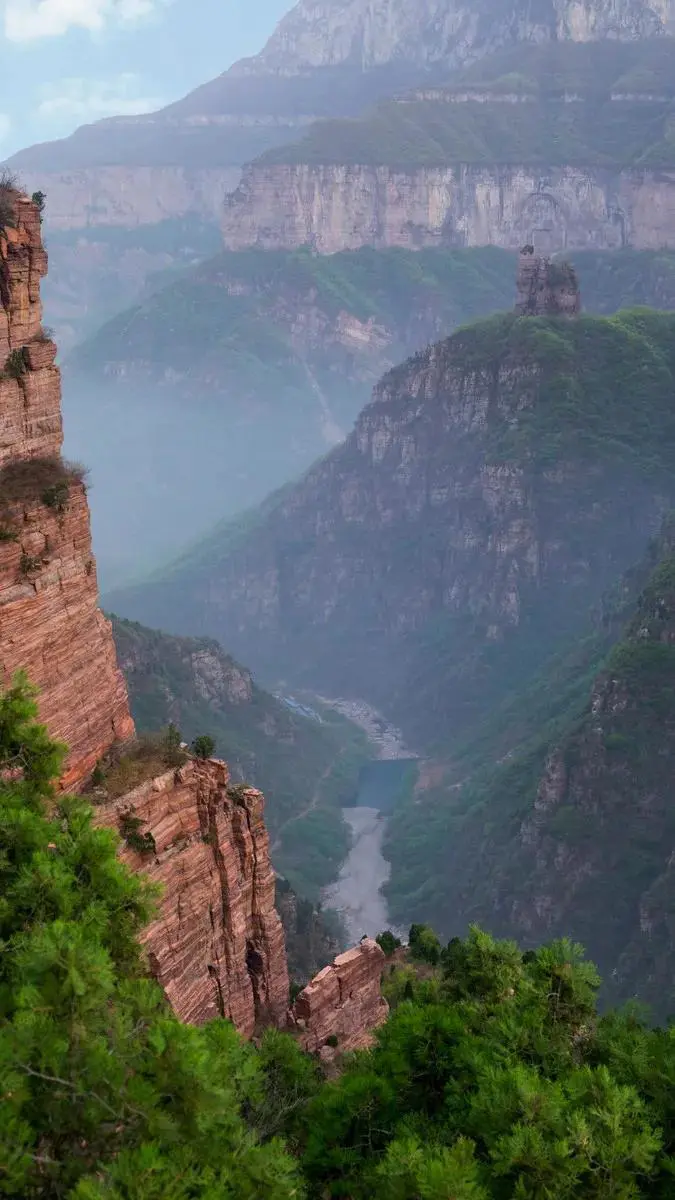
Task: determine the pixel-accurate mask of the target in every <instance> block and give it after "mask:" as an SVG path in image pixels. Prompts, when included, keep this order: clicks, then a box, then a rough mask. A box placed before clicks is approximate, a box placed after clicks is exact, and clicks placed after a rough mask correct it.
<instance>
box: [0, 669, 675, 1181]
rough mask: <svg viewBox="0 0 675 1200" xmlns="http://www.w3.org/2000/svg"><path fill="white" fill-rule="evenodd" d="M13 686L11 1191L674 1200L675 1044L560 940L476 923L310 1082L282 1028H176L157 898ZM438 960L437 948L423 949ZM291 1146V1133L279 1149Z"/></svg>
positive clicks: (0, 916) (4, 827)
mask: <svg viewBox="0 0 675 1200" xmlns="http://www.w3.org/2000/svg"><path fill="white" fill-rule="evenodd" d="M35 713H36V710H35V703H34V699H33V694H32V692H31V689H30V688H29V686H28V685H27V683H26V681H25V679H24V678H22V677H17V679H16V680H15V682H14V684H13V686H12V688H11V689H10V690H9V691H7V692H6V693H5V694H4V695H3V696H2V697H0V770H1V778H0V897H1V899H0V950H1V953H0V1097H1V1099H2V1102H1V1103H0V1194H1V1195H5V1196H10V1197H16V1198H18V1197H22V1198H31V1197H49V1198H51V1197H54V1198H57V1197H69V1198H70V1200H160V1198H161V1200H193V1198H195V1200H198V1198H204V1200H207V1198H208V1200H221V1198H222V1200H235V1198H236V1200H247V1198H248V1200H258V1198H259V1197H265V1198H270V1200H290V1198H291V1197H297V1198H298V1200H300V1198H301V1197H303V1196H304V1197H306V1198H307V1200H326V1198H328V1197H344V1198H345V1200H347V1198H348V1197H349V1198H350V1200H366V1198H368V1200H553V1198H555V1200H576V1198H577V1197H588V1198H589V1200H634V1198H639V1197H653V1198H656V1200H661V1198H663V1200H665V1198H666V1197H669V1196H671V1195H672V1194H673V1175H674V1174H675V1159H674V1157H673V1139H674V1137H675V1033H674V1032H673V1031H672V1030H671V1029H657V1030H653V1029H650V1028H648V1026H647V1025H646V1024H645V1023H644V1021H643V1020H642V1019H641V1018H640V1017H639V1015H638V1014H636V1013H634V1012H629V1011H626V1012H623V1013H614V1014H611V1015H609V1016H605V1017H602V1018H599V1017H598V1016H597V1013H596V1003H595V1001H596V992H597V987H598V983H599V980H598V976H597V973H596V971H595V968H594V967H593V966H592V965H591V964H590V963H588V962H586V961H584V958H583V953H582V951H581V949H580V947H578V946H575V945H572V944H571V943H569V942H566V941H559V942H556V943H553V944H552V945H549V946H545V947H543V948H542V949H540V950H539V951H537V952H532V951H528V952H527V953H526V954H522V953H521V952H520V950H519V949H518V947H517V946H516V945H515V944H514V943H511V942H495V941H494V940H493V939H492V938H491V937H490V936H489V935H487V934H485V933H483V932H481V931H480V930H478V929H472V930H471V932H470V934H469V937H468V938H467V939H466V940H465V941H460V940H458V939H455V940H453V941H452V942H451V943H450V944H449V945H448V946H447V947H446V948H445V949H442V950H441V949H440V948H439V947H438V944H437V942H436V941H433V937H434V935H433V934H432V932H431V931H430V930H428V929H427V928H426V927H422V926H418V927H416V929H415V936H414V938H413V941H415V942H416V944H417V951H416V957H417V958H418V959H421V960H423V970H422V972H421V973H422V975H423V978H420V973H419V971H418V970H417V969H414V968H413V967H411V966H410V965H408V966H404V967H403V968H399V967H398V966H392V967H391V968H390V970H391V971H392V974H391V975H390V976H389V977H388V978H387V980H386V991H387V994H388V995H389V998H390V1001H391V1003H392V1007H393V1009H394V1011H393V1014H392V1016H391V1018H390V1020H389V1021H388V1023H387V1025H386V1026H385V1027H384V1028H383V1029H382V1030H380V1032H379V1034H378V1038H377V1043H376V1045H375V1047H374V1048H373V1050H371V1051H370V1052H366V1053H361V1054H358V1055H355V1056H353V1057H352V1059H351V1060H348V1061H347V1062H346V1063H345V1069H344V1071H343V1073H342V1075H341V1077H340V1078H338V1079H336V1080H333V1081H331V1082H323V1083H321V1082H320V1081H319V1079H318V1077H317V1071H316V1068H315V1066H314V1064H313V1063H312V1061H311V1060H310V1059H308V1058H307V1057H305V1056H303V1055H302V1054H301V1053H300V1051H299V1050H298V1048H297V1046H296V1045H295V1043H294V1042H293V1041H292V1039H291V1038H289V1037H287V1036H285V1035H283V1034H280V1033H278V1032H276V1031H274V1030H272V1031H269V1032H268V1033H267V1034H266V1035H265V1037H264V1038H263V1040H262V1043H261V1045H260V1047H259V1048H257V1049H256V1048H255V1047H253V1046H252V1045H247V1044H245V1043H244V1042H242V1041H241V1039H240V1038H239V1037H238V1035H237V1034H236V1032H235V1031H234V1029H233V1028H232V1026H231V1025H230V1024H229V1023H228V1022H226V1021H215V1022H213V1023H211V1024H210V1025H207V1026H205V1027H204V1028H202V1029H192V1028H188V1027H185V1026H182V1025H180V1023H179V1022H178V1021H177V1020H176V1019H175V1018H174V1017H173V1016H172V1015H171V1014H170V1013H169V1012H167V1009H166V1007H165V1005H164V1002H163V999H162V997H161V994H160V992H159V990H158V989H157V988H156V986H155V985H154V984H153V983H151V982H150V981H149V980H148V979H147V978H145V977H144V971H143V963H142V959H141V956H140V954H139V950H138V947H137V942H136V936H137V933H138V931H139V929H140V927H141V925H142V923H143V921H144V920H145V919H146V918H147V915H148V913H149V911H150V910H151V907H152V902H153V897H152V895H151V893H150V891H149V889H148V887H147V885H146V884H145V883H144V882H143V881H142V880H140V879H139V878H138V877H136V876H134V875H133V874H131V873H130V872H129V871H128V870H127V869H126V868H125V867H124V866H123V865H122V864H120V863H119V862H118V861H117V858H116V848H117V844H118V842H117V837H116V835H115V834H114V833H113V832H111V831H109V830H100V829H93V828H92V824H91V812H90V810H89V809H88V807H87V806H86V805H85V804H84V803H83V802H82V801H80V800H78V799H72V798H63V797H58V798H57V797H55V796H54V795H53V794H52V792H51V785H50V781H51V780H52V779H53V777H54V776H55V774H56V773H57V771H58V768H59V762H60V760H61V756H62V749H61V748H60V747H58V746H55V745H54V744H53V743H52V742H51V741H50V739H49V738H48V736H47V734H46V732H45V730H44V729H43V728H42V727H41V726H39V725H38V724H36V721H35ZM430 951H431V953H430ZM282 1139H283V1140H282Z"/></svg>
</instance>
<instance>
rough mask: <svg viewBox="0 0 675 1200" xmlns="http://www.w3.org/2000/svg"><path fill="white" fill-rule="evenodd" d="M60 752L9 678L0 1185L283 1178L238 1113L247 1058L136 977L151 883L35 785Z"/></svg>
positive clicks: (113, 1190) (245, 1096)
mask: <svg viewBox="0 0 675 1200" xmlns="http://www.w3.org/2000/svg"><path fill="white" fill-rule="evenodd" d="M60 757H61V752H60V750H59V748H58V747H55V746H54V745H53V744H52V743H51V742H50V741H49V739H48V737H47V735H46V733H45V731H44V729H42V728H41V727H40V726H39V725H36V724H35V704H34V701H33V697H32V693H31V691H30V689H29V688H28V686H27V685H26V682H25V680H23V679H22V678H18V679H17V680H16V681H15V684H14V686H13V687H12V689H11V690H10V691H8V692H7V693H6V694H5V695H4V696H3V697H2V698H1V699H0V765H1V766H2V768H3V774H4V776H5V778H4V779H3V782H2V783H1V784H0V895H1V897H2V899H1V900H0V949H1V953H0V1096H1V1097H2V1102H1V1103H0V1194H2V1195H6V1196H15V1197H34V1196H45V1197H46V1196H49V1197H59V1196H72V1197H77V1200H97V1198H99V1197H111V1198H112V1197H115V1198H117V1197H128V1198H134V1200H135V1198H138V1200H140V1198H141V1197H142V1198H143V1200H153V1198H155V1197H157V1200H159V1198H160V1197H161V1198H162V1200H184V1198H187V1197H202V1196H203V1197H207V1196H208V1197H209V1200H216V1198H220V1197H223V1198H225V1197H226V1198H228V1200H230V1198H232V1200H234V1198H235V1197H236V1198H237V1200H239V1198H240V1197H241V1198H242V1200H244V1198H250V1200H257V1198H258V1197H260V1196H263V1195H264V1196H266V1197H271V1198H272V1200H277V1198H278V1200H286V1198H287V1197H291V1196H298V1195H300V1194H301V1193H300V1190H299V1188H298V1184H297V1176H298V1170H297V1167H296V1165H295V1164H294V1162H293V1160H292V1159H291V1158H290V1156H289V1155H288V1153H287V1152H286V1151H285V1150H284V1148H283V1146H282V1145H281V1143H280V1142H278V1141H276V1140H274V1139H273V1138H272V1139H270V1138H268V1139H267V1140H266V1142H265V1144H263V1142H262V1141H261V1139H260V1138H259V1137H258V1135H257V1133H256V1131H255V1128H254V1120H255V1118H256V1116H257V1115H260V1114H261V1113H263V1112H265V1111H266V1110H267V1109H269V1103H268V1102H267V1101H266V1098H265V1086H264V1079H265V1076H264V1070H263V1060H262V1059H261V1058H259V1057H258V1056H256V1053H255V1051H254V1049H253V1048H252V1047H251V1046H248V1045H246V1044H245V1043H243V1042H242V1041H241V1040H240V1038H239V1037H238V1035H237V1033H236V1032H235V1030H234V1029H233V1027H232V1026H231V1025H230V1024H229V1023H228V1022H226V1021H216V1022H214V1023H213V1024H211V1025H209V1026H207V1027H206V1028H204V1029H192V1028H189V1027H186V1026H182V1025H181V1024H180V1023H179V1022H178V1021H177V1020H176V1019H175V1018H174V1017H173V1016H172V1015H171V1014H170V1013H168V1012H167V1010H166V1007H165V1004H164V1001H163V998H162V995H161V993H160V991H159V989H158V988H157V987H156V986H155V985H154V984H153V983H151V982H150V981H149V980H148V979H146V978H144V974H143V969H142V962H141V958H140V954H139V950H138V947H137V943H136V935H137V933H138V931H139V929H140V928H141V926H142V924H143V922H144V921H145V920H146V918H147V916H148V913H149V911H150V908H151V902H152V897H151V895H150V893H149V890H148V888H147V886H146V885H145V884H144V883H143V882H142V881H141V880H140V879H139V878H137V877H136V876H134V875H133V874H131V873H130V872H129V871H128V870H127V869H126V868H125V867H123V866H122V865H121V864H120V863H119V862H118V861H117V859H116V848H117V843H118V839H117V837H116V835H115V834H114V833H112V832H111V831H109V830H101V829H93V828H92V824H91V812H90V809H89V808H88V807H87V806H86V805H85V804H83V803H82V802H81V801H79V800H77V799H72V798H62V797H59V798H58V799H54V798H52V797H50V792H49V780H50V779H51V778H53V776H54V774H55V773H56V771H57V770H58V765H59V761H60ZM17 767H18V768H20V770H21V774H22V778H14V779H8V778H7V777H6V776H7V769H8V768H10V769H11V768H14V770H12V771H11V774H13V775H16V774H17V770H16V768H17ZM50 801H51V802H50ZM47 806H48V808H49V815H47ZM291 1050H292V1051H295V1047H294V1046H292V1045H291ZM279 1106H280V1108H281V1109H282V1110H283V1107H284V1105H283V1102H281V1101H280V1105H279ZM244 1113H246V1114H247V1116H248V1119H245V1117H244Z"/></svg>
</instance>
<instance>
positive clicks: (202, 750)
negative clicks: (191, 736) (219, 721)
mask: <svg viewBox="0 0 675 1200" xmlns="http://www.w3.org/2000/svg"><path fill="white" fill-rule="evenodd" d="M215 748H216V743H215V742H214V740H213V738H212V737H209V735H208V733H202V734H200V735H199V737H196V738H195V740H194V741H193V743H192V753H193V754H194V756H195V758H202V759H207V758H213V753H214V751H215Z"/></svg>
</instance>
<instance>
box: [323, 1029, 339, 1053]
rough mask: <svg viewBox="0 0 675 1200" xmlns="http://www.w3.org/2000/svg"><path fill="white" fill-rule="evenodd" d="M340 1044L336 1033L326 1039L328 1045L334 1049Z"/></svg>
mask: <svg viewBox="0 0 675 1200" xmlns="http://www.w3.org/2000/svg"><path fill="white" fill-rule="evenodd" d="M338 1043H339V1038H338V1035H337V1034H336V1033H331V1034H330V1036H329V1037H327V1038H326V1045H327V1046H332V1047H333V1049H335V1047H336V1046H337V1045H338Z"/></svg>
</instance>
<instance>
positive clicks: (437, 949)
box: [408, 925, 441, 967]
mask: <svg viewBox="0 0 675 1200" xmlns="http://www.w3.org/2000/svg"><path fill="white" fill-rule="evenodd" d="M408 944H409V948H410V953H411V955H412V957H413V958H416V959H417V960H418V961H419V962H427V963H430V964H431V966H432V967H435V966H437V965H438V963H439V962H440V958H441V943H440V941H439V939H438V937H437V935H436V934H435V933H434V931H433V929H432V928H431V927H430V926H429V925H411V926H410V933H409V935H408Z"/></svg>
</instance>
